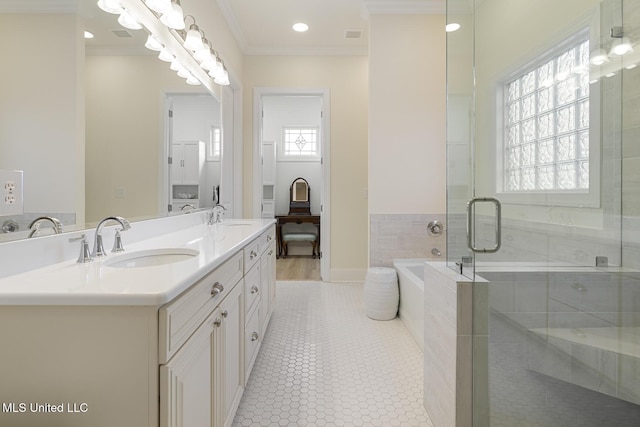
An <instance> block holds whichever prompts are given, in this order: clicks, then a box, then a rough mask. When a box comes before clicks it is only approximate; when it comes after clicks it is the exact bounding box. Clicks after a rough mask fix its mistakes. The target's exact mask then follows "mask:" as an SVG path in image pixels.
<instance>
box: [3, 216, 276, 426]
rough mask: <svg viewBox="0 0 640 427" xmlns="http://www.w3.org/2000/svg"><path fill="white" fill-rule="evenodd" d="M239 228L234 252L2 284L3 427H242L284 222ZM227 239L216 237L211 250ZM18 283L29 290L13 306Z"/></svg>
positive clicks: (209, 241)
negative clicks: (239, 421) (240, 410)
mask: <svg viewBox="0 0 640 427" xmlns="http://www.w3.org/2000/svg"><path fill="white" fill-rule="evenodd" d="M258 221H259V222H258ZM200 229H201V228H200V226H198V228H194V229H188V230H187V232H186V233H185V234H186V235H187V236H188V238H189V239H192V238H193V235H194V232H195V233H197V232H198V231H199V230H200ZM189 230H190V231H189ZM207 230H208V229H207ZM229 230H231V231H229V232H228V233H229V234H228V235H227V236H225V237H226V239H224V240H222V242H223V243H222V244H224V245H227V246H226V247H225V248H226V249H222V250H220V251H219V252H213V253H212V254H209V255H206V256H204V257H201V258H200V259H199V263H196V262H194V261H198V260H197V259H194V260H193V261H192V263H191V264H188V263H189V262H190V261H185V262H184V263H183V264H181V263H174V264H170V265H164V266H160V267H144V268H137V269H124V268H123V269H119V268H114V267H109V266H106V265H105V264H104V263H99V262H93V263H89V264H87V265H76V264H75V263H74V264H71V263H73V261H71V262H68V263H64V264H63V265H61V266H60V267H56V268H55V269H43V271H41V272H39V271H35V272H29V273H26V274H24V275H20V276H15V278H11V277H9V278H5V279H2V280H0V296H3V295H4V299H0V343H1V344H2V352H1V359H2V363H0V384H2V385H3V386H0V401H1V402H3V411H1V412H0V426H5V425H8V426H9V425H11V426H16V427H17V426H25V427H26V426H29V427H48V426H51V425H65V427H85V426H92V427H113V426H122V427H174V426H181V427H223V426H224V427H228V426H230V425H231V423H232V421H233V418H234V416H235V412H236V410H237V407H238V405H239V403H240V399H241V397H242V393H243V391H244V385H245V384H246V380H247V379H248V377H249V372H250V370H249V369H247V367H248V366H249V365H251V364H252V363H253V362H254V361H255V356H256V355H257V352H258V349H259V346H260V343H261V342H262V337H263V336H264V325H265V322H266V321H268V313H269V312H270V310H271V306H270V305H269V304H272V300H271V298H270V297H269V300H268V301H267V302H265V301H263V300H262V299H261V298H262V296H263V295H264V296H265V297H266V296H267V295H272V294H271V293H270V292H273V291H272V290H271V291H268V289H269V286H271V285H269V284H268V283H275V280H274V279H275V275H274V276H273V277H269V278H267V277H266V276H265V272H266V271H267V270H268V269H270V268H271V267H270V266H269V263H268V261H267V259H266V258H265V257H268V256H270V255H268V254H269V253H271V249H269V248H270V247H271V244H272V242H273V241H274V240H275V239H274V236H275V226H274V225H273V223H272V222H265V221H263V220H256V223H255V225H253V224H252V225H250V226H244V225H243V226H242V227H229ZM190 233H191V234H190ZM219 242H220V241H219V240H216V239H215V236H213V235H209V234H204V235H203V237H202V241H201V243H200V245H201V246H200V247H199V250H200V252H201V253H205V254H206V253H207V251H209V252H211V251H213V250H212V248H213V247H215V245H216V244H220V243H219ZM176 244H177V243H176ZM274 256H275V251H274ZM214 263H215V265H214ZM181 265H182V266H181ZM187 265H188V266H189V267H186V266H187ZM202 268H206V269H207V271H208V273H206V274H205V273H203V272H200V271H199V269H202ZM200 273H202V274H200ZM196 277H197V278H198V279H195V278H196ZM269 281H271V282H269ZM43 282H46V283H47V285H48V287H42V289H43V290H42V291H41V293H42V295H44V296H39V294H36V293H34V292H33V287H34V286H40V283H43ZM248 283H249V284H255V286H256V289H257V292H256V293H254V294H251V295H254V299H253V300H250V299H249V300H248V299H247V294H246V293H245V290H246V289H249V292H250V290H251V286H252V285H251V286H250V285H248ZM56 284H58V286H59V287H62V288H63V289H64V291H60V292H59V293H55V292H53V291H51V290H50V289H51V288H54V287H55V286H56ZM61 284H64V286H63V285H61ZM12 287H15V288H16V289H17V288H21V287H25V289H27V290H28V291H27V292H23V293H20V296H19V298H20V300H19V301H17V303H15V304H8V303H7V302H8V299H7V298H11V297H14V298H16V297H15V296H14V295H13V294H11V293H10V292H9V289H10V288H12ZM38 289H40V288H38ZM177 289H179V290H177ZM29 291H31V292H29ZM3 292H4V293H3ZM47 292H48V293H47ZM100 293H104V295H103V294H100ZM7 295H8V296H7ZM101 298H102V299H101ZM167 301H168V302H167ZM25 302H26V303H25ZM261 310H266V311H261ZM264 313H267V314H266V315H265V314H264ZM254 332H255V334H254ZM254 337H255V338H254ZM247 361H249V362H250V364H247ZM31 405H33V407H35V408H36V410H32V409H31ZM38 405H41V406H38ZM23 408H24V409H23ZM38 411H39V412H38ZM43 412H46V413H43Z"/></svg>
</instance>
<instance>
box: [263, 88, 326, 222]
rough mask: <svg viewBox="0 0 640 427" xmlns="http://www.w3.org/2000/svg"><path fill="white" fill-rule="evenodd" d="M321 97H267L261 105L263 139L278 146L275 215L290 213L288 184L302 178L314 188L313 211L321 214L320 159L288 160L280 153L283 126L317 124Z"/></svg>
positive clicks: (312, 197) (312, 189)
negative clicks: (262, 112)
mask: <svg viewBox="0 0 640 427" xmlns="http://www.w3.org/2000/svg"><path fill="white" fill-rule="evenodd" d="M321 106H322V99H321V98H320V97H309V96H304V97H301V96H264V97H263V98H262V107H263V111H264V118H263V139H264V140H265V141H275V142H276V147H277V149H278V155H277V164H276V209H275V211H276V215H287V214H288V213H289V187H290V186H291V183H292V182H293V180H295V179H296V178H298V177H302V178H304V179H306V180H307V182H308V183H309V187H310V189H311V213H312V214H314V215H319V214H320V196H321V189H322V168H321V165H320V161H319V160H314V161H286V160H283V159H282V157H281V156H280V150H281V149H282V144H283V140H282V128H283V126H318V128H319V127H320V112H321Z"/></svg>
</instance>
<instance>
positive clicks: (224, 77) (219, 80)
mask: <svg viewBox="0 0 640 427" xmlns="http://www.w3.org/2000/svg"><path fill="white" fill-rule="evenodd" d="M213 81H214V83H216V84H219V85H220V86H228V85H229V73H228V72H227V70H226V68H223V70H222V73H220V74H219V75H218V76H217V77H215V78H214V79H213Z"/></svg>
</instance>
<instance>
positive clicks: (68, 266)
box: [0, 219, 274, 306]
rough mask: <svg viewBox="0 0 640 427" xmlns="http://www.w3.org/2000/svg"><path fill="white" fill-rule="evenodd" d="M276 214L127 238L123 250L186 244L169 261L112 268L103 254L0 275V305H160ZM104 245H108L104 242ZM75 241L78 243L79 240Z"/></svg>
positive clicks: (237, 248)
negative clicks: (183, 253)
mask: <svg viewBox="0 0 640 427" xmlns="http://www.w3.org/2000/svg"><path fill="white" fill-rule="evenodd" d="M273 223H274V220H266V219H265V220H259V219H258V220H229V221H225V222H223V223H222V224H221V225H212V226H209V225H197V226H193V227H190V228H185V229H181V230H178V231H174V232H169V233H167V234H163V235H161V236H158V237H154V238H151V239H146V240H142V241H139V242H137V243H132V244H127V236H126V233H122V239H123V241H124V247H125V250H126V252H125V253H131V252H134V251H141V250H147V249H157V248H189V249H194V250H196V251H198V252H199V254H198V255H197V256H194V257H193V258H190V259H187V260H183V261H180V262H175V263H171V264H165V265H158V266H150V267H138V268H116V267H110V266H108V265H105V260H108V259H111V258H113V257H115V256H118V255H116V254H111V253H110V254H109V255H108V256H107V257H105V258H104V259H100V260H95V261H93V262H90V263H86V264H79V263H77V262H75V261H65V262H61V263H57V264H53V265H50V266H47V267H42V268H38V269H35V270H31V271H28V272H24V273H20V274H16V275H12V276H9V277H5V278H2V279H0V305H148V306H160V305H162V304H165V303H167V302H169V301H171V300H172V299H173V298H175V297H176V296H177V295H179V294H180V293H181V292H183V291H184V290H186V289H187V288H188V287H190V286H191V285H193V284H194V283H195V282H196V281H198V280H199V279H201V278H202V277H204V276H205V275H206V274H207V273H209V272H210V271H212V270H213V269H215V268H216V267H218V266H219V265H220V264H222V263H223V262H224V261H226V260H227V259H228V258H230V257H231V256H232V255H233V254H235V253H236V252H237V251H238V250H240V249H241V248H242V247H243V246H245V245H246V244H247V243H249V242H250V241H252V240H253V239H255V238H256V237H258V236H259V235H260V234H261V233H262V232H263V231H265V230H267V229H268V228H269V227H270V226H271V225H272V224H273ZM105 246H106V245H105ZM78 247H79V246H78Z"/></svg>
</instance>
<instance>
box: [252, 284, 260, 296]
mask: <svg viewBox="0 0 640 427" xmlns="http://www.w3.org/2000/svg"><path fill="white" fill-rule="evenodd" d="M258 291H260V289H258V287H257V286H256V285H253V286H252V287H251V293H252V294H257V293H258Z"/></svg>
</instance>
